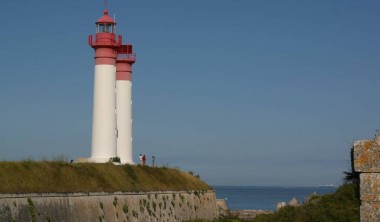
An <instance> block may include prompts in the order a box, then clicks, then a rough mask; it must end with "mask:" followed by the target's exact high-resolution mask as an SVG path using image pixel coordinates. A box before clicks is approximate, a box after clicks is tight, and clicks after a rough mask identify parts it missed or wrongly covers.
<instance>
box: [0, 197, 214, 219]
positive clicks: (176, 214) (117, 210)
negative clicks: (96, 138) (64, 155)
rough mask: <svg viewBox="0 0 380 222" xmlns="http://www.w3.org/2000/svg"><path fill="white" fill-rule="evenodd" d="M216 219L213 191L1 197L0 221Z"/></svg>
mask: <svg viewBox="0 0 380 222" xmlns="http://www.w3.org/2000/svg"><path fill="white" fill-rule="evenodd" d="M215 218H218V212H217V206H216V197H215V193H214V191H194V192H190V191H183V192H145V193H73V194H25V195H24V194H23V195H21V194H12V195H0V221H33V222H34V221H70V222H76V221H77V222H82V221H99V222H102V221H133V222H138V221H146V222H157V221H165V222H166V221H169V222H171V221H173V222H176V221H186V220H195V219H202V220H214V219H215Z"/></svg>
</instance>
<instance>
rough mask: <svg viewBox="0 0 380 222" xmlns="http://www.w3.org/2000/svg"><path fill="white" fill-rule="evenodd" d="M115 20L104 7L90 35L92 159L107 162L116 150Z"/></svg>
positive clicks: (117, 45)
mask: <svg viewBox="0 0 380 222" xmlns="http://www.w3.org/2000/svg"><path fill="white" fill-rule="evenodd" d="M115 26H116V23H115V21H114V20H113V19H112V18H111V17H110V16H109V15H108V10H104V15H103V16H102V17H101V18H99V19H98V21H97V22H96V35H95V36H93V35H90V36H89V38H88V43H89V45H90V46H91V47H92V48H94V50H95V78H94V106H93V117H92V150H91V159H90V161H92V162H108V161H109V160H110V158H112V157H116V156H117V151H116V134H117V132H116V131H117V130H116V109H115V107H116V106H115V105H116V104H115V103H116V95H115V87H116V66H115V64H116V49H117V48H118V47H120V45H121V41H122V40H121V36H119V37H118V41H117V40H116V35H115Z"/></svg>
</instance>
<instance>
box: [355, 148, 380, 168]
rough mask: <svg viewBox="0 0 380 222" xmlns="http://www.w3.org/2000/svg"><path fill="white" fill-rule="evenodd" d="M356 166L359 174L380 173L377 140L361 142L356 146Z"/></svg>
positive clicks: (379, 151) (379, 155)
mask: <svg viewBox="0 0 380 222" xmlns="http://www.w3.org/2000/svg"><path fill="white" fill-rule="evenodd" d="M354 165H355V170H356V171H357V172H367V173H370V172H372V173H379V172H380V149H379V144H378V143H377V142H376V141H375V140H361V141H357V142H355V144H354Z"/></svg>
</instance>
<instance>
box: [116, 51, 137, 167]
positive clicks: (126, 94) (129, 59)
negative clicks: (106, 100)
mask: <svg viewBox="0 0 380 222" xmlns="http://www.w3.org/2000/svg"><path fill="white" fill-rule="evenodd" d="M116 53H117V58H116V119H117V130H118V134H117V154H118V156H119V157H120V162H121V163H122V164H133V155H132V64H133V63H135V61H136V54H134V53H133V50H132V45H129V44H128V45H122V46H120V47H119V48H118V50H117V52H116Z"/></svg>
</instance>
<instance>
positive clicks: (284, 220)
mask: <svg viewBox="0 0 380 222" xmlns="http://www.w3.org/2000/svg"><path fill="white" fill-rule="evenodd" d="M356 189H357V187H356V185H355V184H346V185H343V186H341V187H340V188H339V189H338V190H337V191H336V192H335V193H334V194H328V195H323V196H314V197H312V198H311V200H310V201H309V202H308V203H306V204H304V205H302V206H299V207H291V206H287V207H284V208H282V209H280V210H279V211H277V212H276V213H275V214H271V215H260V216H258V217H256V218H255V219H254V220H253V221H254V222H316V221H318V222H331V221H334V222H357V221H359V205H360V201H359V195H358V192H357V190H356Z"/></svg>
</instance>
